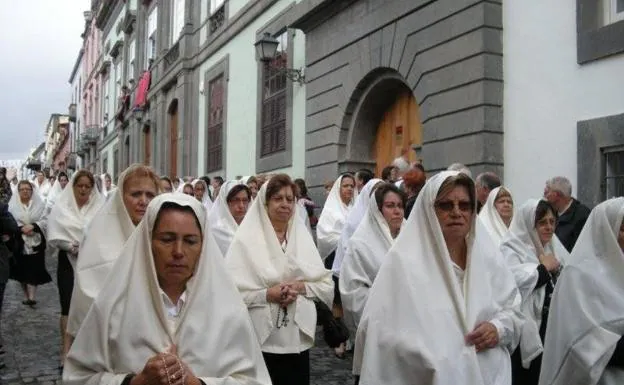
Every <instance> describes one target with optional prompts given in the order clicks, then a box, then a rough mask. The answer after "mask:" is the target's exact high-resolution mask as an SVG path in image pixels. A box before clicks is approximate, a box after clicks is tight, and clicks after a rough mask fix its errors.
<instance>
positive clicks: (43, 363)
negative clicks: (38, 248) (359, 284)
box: [0, 258, 353, 385]
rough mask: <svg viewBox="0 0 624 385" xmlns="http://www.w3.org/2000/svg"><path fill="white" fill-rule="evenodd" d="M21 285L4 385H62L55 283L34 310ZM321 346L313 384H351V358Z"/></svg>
mask: <svg viewBox="0 0 624 385" xmlns="http://www.w3.org/2000/svg"><path fill="white" fill-rule="evenodd" d="M47 265H48V271H49V272H50V275H52V277H53V278H54V279H55V280H56V260H55V259H52V258H48V260H47ZM23 299H24V298H23V294H22V290H21V288H20V287H19V284H18V283H16V282H14V281H10V282H9V283H8V285H7V289H6V292H5V298H4V306H3V312H2V337H3V338H4V349H5V351H6V354H5V356H4V361H5V363H6V368H5V369H2V370H0V384H2V385H17V384H31V385H37V384H41V385H56V384H60V383H61V381H60V378H59V377H60V375H59V371H58V365H59V352H60V336H59V316H60V305H59V302H58V293H57V289H56V284H55V283H50V284H47V285H44V286H41V287H39V289H38V291H37V297H36V299H37V301H38V304H37V305H36V306H35V308H34V309H32V308H30V307H28V306H26V305H22V300H23ZM317 341H318V344H319V345H320V346H318V347H316V348H314V349H313V350H312V352H311V354H310V357H311V378H312V381H311V384H312V385H351V384H353V379H352V376H351V374H350V371H351V357H350V356H349V358H348V359H345V360H339V359H338V358H336V357H335V356H334V354H333V352H332V350H330V349H329V348H328V347H326V346H322V345H324V343H323V341H322V338H321V336H320V334H319V335H318V337H317Z"/></svg>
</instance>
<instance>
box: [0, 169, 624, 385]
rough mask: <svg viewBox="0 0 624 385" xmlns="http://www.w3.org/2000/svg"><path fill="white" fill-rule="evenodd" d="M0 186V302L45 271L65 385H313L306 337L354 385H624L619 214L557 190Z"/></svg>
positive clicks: (484, 178) (351, 184) (275, 179)
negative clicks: (319, 343) (53, 273)
mask: <svg viewBox="0 0 624 385" xmlns="http://www.w3.org/2000/svg"><path fill="white" fill-rule="evenodd" d="M5 174H6V171H3V170H0V197H1V202H0V226H1V227H0V235H1V236H2V242H1V243H0V256H2V258H0V298H1V297H2V294H3V291H4V286H5V283H6V281H7V280H8V279H9V277H10V278H12V279H15V280H16V281H18V282H20V284H21V285H22V288H23V291H24V298H25V299H24V305H25V306H32V307H34V306H36V303H37V301H36V298H35V295H36V287H37V286H38V285H42V284H46V283H48V282H50V281H51V277H50V274H48V272H47V271H46V266H45V258H46V255H48V256H49V255H57V258H56V260H57V261H58V262H57V263H58V267H57V285H58V290H59V297H60V302H61V320H60V328H61V329H60V332H61V335H62V336H63V346H62V347H61V352H62V353H61V362H60V365H61V366H60V367H61V368H62V369H63V381H64V383H65V384H67V385H84V384H87V383H90V384H94V383H114V384H121V385H144V384H156V383H159V384H163V385H200V384H202V385H209V384H274V385H298V384H310V382H311V378H310V354H309V352H310V349H311V348H312V347H313V346H315V338H316V330H317V326H319V325H320V327H321V328H322V329H323V336H324V339H325V340H326V342H327V343H328V344H329V346H330V347H332V348H333V349H334V352H333V353H334V354H335V355H336V357H338V358H344V357H345V356H346V354H348V352H349V351H352V353H353V374H354V383H356V384H358V383H359V384H362V385H373V384H374V385H378V384H384V385H386V384H387V385H393V384H396V385H406V384H414V383H418V384H470V385H473V384H474V385H477V384H492V385H494V384H496V385H499V384H500V385H509V384H514V385H516V384H518V385H520V384H522V385H533V384H535V385H537V384H541V385H550V384H579V385H581V384H607V385H608V384H619V383H623V382H624V339H623V338H622V336H623V335H624V322H622V320H624V303H622V301H624V300H623V299H622V298H624V295H622V294H624V283H623V282H624V279H623V278H624V253H623V250H624V223H623V219H624V198H614V199H610V200H607V201H605V202H603V203H601V204H599V205H598V206H596V207H595V208H594V209H593V210H591V211H590V209H589V208H587V207H586V206H584V205H583V204H582V203H580V202H579V201H578V200H576V199H574V198H573V197H572V186H571V184H570V182H569V180H568V179H566V178H565V177H554V178H552V179H550V180H548V181H546V183H545V188H544V191H543V193H541V192H536V195H541V197H540V198H539V199H531V200H528V201H526V202H516V201H514V199H513V192H512V191H511V190H510V189H509V188H507V187H505V186H504V184H503V183H502V181H501V179H500V178H499V177H498V176H497V175H496V174H494V173H492V172H485V173H482V174H479V175H477V176H476V177H475V178H474V179H473V177H472V173H471V171H470V170H469V169H468V168H467V167H465V166H464V165H461V164H453V165H451V166H449V169H448V170H446V171H442V172H439V173H436V174H435V175H427V173H426V170H425V169H424V168H423V166H422V165H421V164H419V163H413V164H409V163H407V162H400V163H395V164H393V165H391V166H388V167H386V168H385V169H384V170H383V171H382V172H381V175H379V177H378V178H376V177H375V175H374V174H373V172H372V171H370V170H367V169H361V170H358V171H356V172H354V173H344V174H341V175H338V176H337V178H336V179H335V180H333V181H328V182H327V183H326V184H325V191H326V196H325V199H324V204H323V205H322V206H319V205H317V203H315V202H314V200H313V199H312V198H311V197H310V196H309V195H308V189H307V186H306V184H305V181H304V180H303V179H296V180H294V181H293V180H292V179H291V177H290V176H288V175H286V174H273V175H257V176H240V177H236V178H234V179H233V180H228V181H224V180H223V179H222V178H219V177H215V178H212V179H210V178H208V177H199V178H177V177H166V176H159V175H157V174H156V173H155V172H154V171H153V170H152V169H151V168H149V167H147V166H144V165H138V164H137V165H132V166H130V167H129V168H128V169H126V170H125V171H124V172H123V173H121V175H120V176H119V177H118V179H117V181H116V182H117V183H116V185H115V184H113V180H112V179H111V177H110V176H109V175H107V174H104V175H101V176H95V175H93V174H92V173H91V172H89V171H87V170H79V171H77V172H75V173H73V174H72V175H66V174H65V173H58V174H57V175H55V177H54V178H48V177H47V176H46V175H44V173H43V172H38V173H37V175H36V178H35V179H34V180H32V181H31V180H22V181H17V182H15V183H11V182H10V181H8V180H7V179H6V177H5ZM538 193H539V194H538ZM5 257H6V258H5ZM5 264H6V266H5ZM5 273H6V274H5ZM0 305H1V302H0Z"/></svg>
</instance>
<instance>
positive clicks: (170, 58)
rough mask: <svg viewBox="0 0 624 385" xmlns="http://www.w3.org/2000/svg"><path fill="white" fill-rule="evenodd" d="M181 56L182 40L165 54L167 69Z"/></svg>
mask: <svg viewBox="0 0 624 385" xmlns="http://www.w3.org/2000/svg"><path fill="white" fill-rule="evenodd" d="M179 57H180V42H179V41H178V42H177V43H175V44H174V45H173V46H172V47H171V48H169V51H167V53H166V54H165V58H164V65H165V71H166V70H167V68H169V67H170V66H171V65H172V64H173V63H175V62H176V61H177V60H178V58H179Z"/></svg>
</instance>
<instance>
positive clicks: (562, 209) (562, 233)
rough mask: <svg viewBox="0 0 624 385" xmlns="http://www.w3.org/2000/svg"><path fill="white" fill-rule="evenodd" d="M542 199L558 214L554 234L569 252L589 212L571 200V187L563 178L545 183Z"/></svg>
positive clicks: (559, 177)
mask: <svg viewBox="0 0 624 385" xmlns="http://www.w3.org/2000/svg"><path fill="white" fill-rule="evenodd" d="M544 198H545V199H546V200H547V201H548V202H550V203H551V204H552V205H553V206H554V207H555V209H557V211H558V213H559V219H558V220H557V227H556V229H555V234H556V235H557V238H559V240H560V241H561V243H562V244H563V246H564V247H565V248H566V249H567V250H568V252H571V251H572V249H573V248H574V245H575V244H576V240H577V239H578V237H579V235H581V231H582V230H583V226H585V222H586V221H587V218H588V217H589V213H590V211H591V210H589V208H587V206H585V205H584V204H582V203H581V202H579V201H577V200H576V199H574V198H572V185H571V184H570V181H569V180H568V179H567V178H566V177H563V176H556V177H554V178H552V179H550V180H548V181H547V182H546V187H545V188H544Z"/></svg>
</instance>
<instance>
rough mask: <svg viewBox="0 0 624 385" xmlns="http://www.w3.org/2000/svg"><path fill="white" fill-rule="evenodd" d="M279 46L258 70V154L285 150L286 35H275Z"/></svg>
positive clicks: (285, 33)
mask: <svg viewBox="0 0 624 385" xmlns="http://www.w3.org/2000/svg"><path fill="white" fill-rule="evenodd" d="M277 41H278V42H279V45H278V47H277V53H276V56H275V58H274V59H273V60H272V61H270V62H269V63H267V64H265V65H264V68H263V71H262V83H263V92H262V128H261V135H260V138H261V144H260V148H261V151H260V152H261V156H266V155H270V154H273V153H276V152H280V151H284V150H285V149H286V86H287V84H288V82H287V78H286V74H285V72H284V71H282V69H284V68H287V65H288V34H287V32H284V33H283V34H281V35H280V36H278V37H277Z"/></svg>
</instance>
